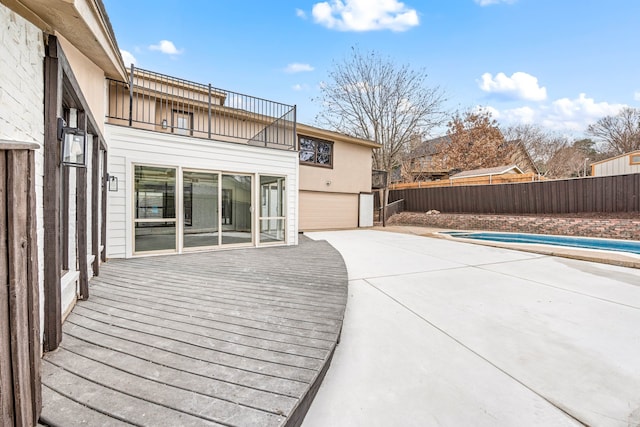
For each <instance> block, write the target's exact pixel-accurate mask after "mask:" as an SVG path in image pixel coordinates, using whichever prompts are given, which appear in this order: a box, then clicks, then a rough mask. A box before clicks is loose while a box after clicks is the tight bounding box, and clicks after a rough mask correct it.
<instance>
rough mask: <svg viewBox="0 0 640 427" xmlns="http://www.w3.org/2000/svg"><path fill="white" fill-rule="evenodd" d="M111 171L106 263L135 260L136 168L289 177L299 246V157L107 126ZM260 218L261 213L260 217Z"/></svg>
mask: <svg viewBox="0 0 640 427" xmlns="http://www.w3.org/2000/svg"><path fill="white" fill-rule="evenodd" d="M105 139H106V140H107V141H108V143H109V160H108V170H107V172H108V173H109V174H110V175H114V176H116V177H117V178H118V181H119V187H118V191H117V192H108V201H107V203H108V209H107V212H108V213H107V257H109V258H123V257H130V256H131V255H132V252H133V250H132V244H133V239H132V235H131V234H132V211H133V208H132V206H131V205H132V193H131V191H132V187H133V177H132V173H133V166H132V165H134V164H138V163H139V164H146V165H158V166H171V167H181V168H193V169H203V170H212V171H221V172H223V173H225V172H232V173H244V174H263V175H278V176H286V179H287V182H286V186H287V188H286V216H287V222H286V224H287V228H286V242H287V244H289V245H292V244H297V243H298V224H297V207H298V153H297V152H295V151H286V150H278V149H270V148H262V147H254V146H248V145H243V144H233V143H228V142H220V141H212V140H206V139H199V138H193V137H187V136H179V135H172V134H166V133H160V132H153V131H147V130H141V129H135V128H130V127H124V126H118V125H111V124H105ZM256 212H257V211H256Z"/></svg>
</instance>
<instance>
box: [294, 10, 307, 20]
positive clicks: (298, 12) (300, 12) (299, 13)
mask: <svg viewBox="0 0 640 427" xmlns="http://www.w3.org/2000/svg"><path fill="white" fill-rule="evenodd" d="M296 16H297V17H298V18H302V19H307V14H306V12H305V11H304V10H302V9H296Z"/></svg>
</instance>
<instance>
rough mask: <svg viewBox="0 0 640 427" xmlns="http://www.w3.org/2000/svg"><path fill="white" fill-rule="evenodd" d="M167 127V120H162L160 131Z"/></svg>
mask: <svg viewBox="0 0 640 427" xmlns="http://www.w3.org/2000/svg"><path fill="white" fill-rule="evenodd" d="M168 126H169V125H168V124H167V119H162V129H166V128H167V127H168Z"/></svg>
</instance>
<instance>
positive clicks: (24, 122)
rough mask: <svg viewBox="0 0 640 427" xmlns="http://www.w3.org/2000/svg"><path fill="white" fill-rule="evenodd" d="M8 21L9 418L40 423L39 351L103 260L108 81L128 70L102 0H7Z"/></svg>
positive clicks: (1, 259)
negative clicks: (106, 80)
mask: <svg viewBox="0 0 640 427" xmlns="http://www.w3.org/2000/svg"><path fill="white" fill-rule="evenodd" d="M0 26H1V28H2V30H1V31H2V33H1V37H0V46H1V51H2V54H1V55H0V75H2V79H0V94H1V96H0V163H1V164H0V171H2V179H0V218H3V219H0V248H1V250H0V254H1V256H0V282H2V283H1V286H0V328H1V333H0V355H1V358H0V389H1V390H2V392H0V424H1V425H3V426H4V425H7V426H8V425H33V424H35V422H36V420H37V418H38V414H39V411H40V400H39V399H40V397H39V394H40V383H39V366H40V365H39V360H40V354H41V351H42V349H44V350H45V351H51V350H54V349H56V348H57V347H58V345H59V343H60V340H61V337H62V329H61V327H62V321H63V319H64V318H65V316H66V314H67V313H69V311H70V309H71V308H72V307H73V304H74V302H75V301H76V299H77V298H82V299H84V298H87V297H88V280H89V278H90V277H91V275H94V274H99V269H100V261H101V260H102V261H103V260H104V258H105V251H104V246H105V229H104V227H105V226H106V221H105V212H106V204H105V202H106V198H105V194H104V191H105V188H104V186H103V183H104V181H105V175H106V171H107V167H106V158H107V152H108V149H109V145H108V143H107V140H106V139H105V136H104V134H105V125H104V114H105V105H106V98H105V90H104V88H105V77H109V78H113V79H123V78H125V69H124V66H123V64H122V60H121V57H120V53H119V49H118V46H117V43H116V40H115V37H114V35H113V31H112V29H111V25H110V24H109V20H108V18H107V15H106V13H105V10H104V7H103V5H102V3H101V2H100V1H97V0H75V1H67V0H47V1H43V0H20V1H12V0H7V1H4V0H3V2H2V3H0ZM62 119H63V120H64V122H63V121H62ZM83 136H84V138H83ZM64 141H67V142H68V143H69V145H68V148H70V149H69V150H68V151H66V152H64V153H63V150H62V144H63V142H64ZM84 142H86V145H85V144H84ZM85 147H86V150H85V149H83V148H85ZM63 154H64V157H63ZM63 160H67V161H69V162H71V161H75V162H80V163H84V164H85V165H86V167H72V166H69V165H66V164H65V165H63V164H62V162H63ZM5 219H6V220H5ZM41 343H42V346H41ZM7 390H13V393H10V392H9V393H6V392H5V391H7Z"/></svg>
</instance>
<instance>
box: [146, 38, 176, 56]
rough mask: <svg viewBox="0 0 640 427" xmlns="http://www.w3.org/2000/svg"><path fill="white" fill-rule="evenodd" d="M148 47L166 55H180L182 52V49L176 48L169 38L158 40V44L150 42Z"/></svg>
mask: <svg viewBox="0 0 640 427" xmlns="http://www.w3.org/2000/svg"><path fill="white" fill-rule="evenodd" d="M149 49H151V50H157V51H160V52H162V53H165V54H167V55H180V54H181V53H182V52H183V50H182V49H177V48H176V45H174V44H173V42H172V41H169V40H160V42H159V43H158V44H152V45H151V46H149Z"/></svg>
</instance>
